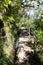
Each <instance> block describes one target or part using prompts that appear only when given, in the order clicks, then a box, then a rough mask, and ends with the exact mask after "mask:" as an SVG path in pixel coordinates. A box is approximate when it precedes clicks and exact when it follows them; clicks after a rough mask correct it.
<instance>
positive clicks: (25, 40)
mask: <svg viewBox="0 0 43 65" xmlns="http://www.w3.org/2000/svg"><path fill="white" fill-rule="evenodd" d="M30 38H31V40H30ZM30 43H34V40H33V38H32V36H29V33H28V32H27V30H22V31H21V33H20V36H19V40H18V44H19V45H18V50H17V57H18V58H17V64H18V65H30V64H29V62H28V61H29V56H30V54H31V53H33V52H34V50H33V49H32V48H31V47H30V46H29V45H31V44H30Z"/></svg>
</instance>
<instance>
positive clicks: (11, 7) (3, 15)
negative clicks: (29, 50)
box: [0, 0, 43, 65]
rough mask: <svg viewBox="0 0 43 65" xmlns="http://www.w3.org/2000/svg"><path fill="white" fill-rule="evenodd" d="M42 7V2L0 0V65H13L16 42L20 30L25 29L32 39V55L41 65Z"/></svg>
mask: <svg viewBox="0 0 43 65" xmlns="http://www.w3.org/2000/svg"><path fill="white" fill-rule="evenodd" d="M35 3H36V4H35ZM36 6H37V7H36ZM42 6H43V1H42V0H36V1H33V0H0V65H11V64H12V65H14V63H15V62H16V61H15V59H16V51H17V50H16V41H17V40H18V39H19V34H20V32H21V29H27V30H28V31H29V35H32V36H33V37H34V40H35V42H34V50H35V51H34V53H37V54H38V57H39V58H40V62H41V63H42V64H43V7H42ZM32 9H33V10H34V11H35V12H34V14H33V11H32V13H31V10H32ZM28 11H29V12H28ZM30 13H31V14H30ZM36 59H37V58H36Z"/></svg>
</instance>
